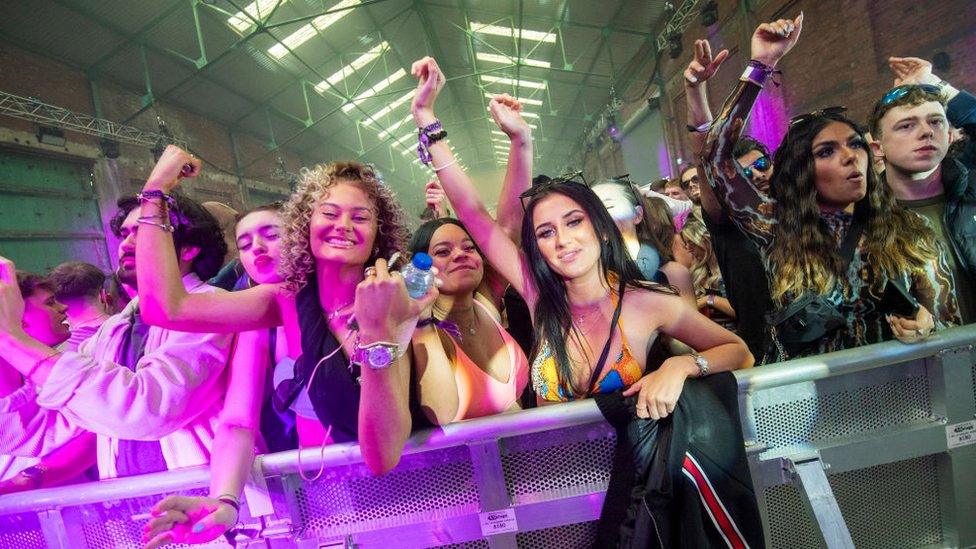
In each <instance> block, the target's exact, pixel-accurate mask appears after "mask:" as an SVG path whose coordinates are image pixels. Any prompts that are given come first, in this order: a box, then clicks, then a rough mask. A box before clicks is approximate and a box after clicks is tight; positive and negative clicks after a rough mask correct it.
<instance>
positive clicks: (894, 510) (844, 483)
mask: <svg viewBox="0 0 976 549" xmlns="http://www.w3.org/2000/svg"><path fill="white" fill-rule="evenodd" d="M827 478H828V479H829V481H830V486H831V488H832V489H833V491H834V495H835V496H836V498H837V503H838V505H840V510H841V513H842V514H843V515H844V520H845V522H846V523H847V527H848V529H849V530H850V532H851V537H852V538H853V539H854V545H855V546H856V547H858V549H862V548H866V549H874V548H877V549H897V548H902V547H904V548H911V547H921V546H926V545H936V544H939V543H941V542H942V506H941V501H940V499H939V482H938V476H937V470H936V458H935V456H925V457H921V458H916V459H910V460H905V461H899V462H895V463H888V464H885V465H878V466H875V467H868V468H865V469H858V470H855V471H847V472H845V473H839V474H836V475H829V476H828V477H827ZM764 495H765V496H766V506H767V509H768V514H767V516H768V517H769V521H770V524H769V531H770V539H769V540H768V541H769V547H770V548H784V549H786V548H788V549H803V548H807V547H810V548H818V547H821V546H822V545H821V542H820V541H819V537H818V536H817V533H816V532H817V531H816V527H815V525H814V522H813V519H812V518H811V517H809V516H808V515H807V511H806V508H805V507H804V505H803V502H802V500H801V499H800V495H799V492H798V491H797V489H796V488H795V487H794V486H792V485H789V484H786V485H781V486H771V487H769V488H767V489H766V490H765V492H764Z"/></svg>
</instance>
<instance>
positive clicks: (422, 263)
mask: <svg viewBox="0 0 976 549" xmlns="http://www.w3.org/2000/svg"><path fill="white" fill-rule="evenodd" d="M410 262H411V263H413V266H414V267H416V268H418V269H420V270H421V271H429V270H430V266H431V265H433V264H434V258H432V257H430V256H429V255H427V254H425V253H424V252H417V253H415V254H413V259H411V260H410Z"/></svg>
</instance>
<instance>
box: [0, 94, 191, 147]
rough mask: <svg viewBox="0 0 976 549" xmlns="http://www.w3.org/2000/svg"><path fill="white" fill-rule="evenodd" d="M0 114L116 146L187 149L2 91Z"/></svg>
mask: <svg viewBox="0 0 976 549" xmlns="http://www.w3.org/2000/svg"><path fill="white" fill-rule="evenodd" d="M0 114H4V115H7V116H11V117H13V118H19V119H21V120H27V121H29V122H36V123H38V124H44V125H46V126H52V127H55V128H59V129H65V130H71V131H76V132H81V133H84V134H88V135H94V136H95V137H100V138H102V139H108V140H111V141H116V142H118V143H129V144H133V145H145V146H147V147H153V146H155V145H157V144H159V143H173V144H176V145H179V146H180V147H182V148H184V149H185V148H186V147H187V143H186V141H183V140H182V139H178V138H175V137H170V136H166V135H163V134H161V133H156V132H147V131H145V130H141V129H139V128H136V127H135V126H127V125H125V124H119V123H118V122H112V121H111V120H105V119H104V118H95V117H93V116H88V115H87V114H80V113H76V112H73V111H70V110H68V109H65V108H63V107H57V106H55V105H49V104H47V103H44V102H43V101H40V100H38V99H34V98H33V97H20V96H19V95H14V94H12V93H7V92H2V91H0Z"/></svg>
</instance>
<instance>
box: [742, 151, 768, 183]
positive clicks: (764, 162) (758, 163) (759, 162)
mask: <svg viewBox="0 0 976 549" xmlns="http://www.w3.org/2000/svg"><path fill="white" fill-rule="evenodd" d="M772 165H773V163H772V162H770V160H769V157H767V156H760V157H759V158H757V159H756V160H755V161H754V162H753V163H752V164H749V165H748V166H746V167H745V168H742V173H744V174H746V177H747V178H749V179H752V170H753V168H755V169H757V170H759V171H761V172H763V173H766V170H768V169H769V167H770V166H772Z"/></svg>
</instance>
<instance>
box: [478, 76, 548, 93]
mask: <svg viewBox="0 0 976 549" xmlns="http://www.w3.org/2000/svg"><path fill="white" fill-rule="evenodd" d="M481 80H483V81H485V82H489V83H491V84H505V85H508V86H519V87H521V88H533V89H537V90H544V89H546V82H545V81H542V82H536V81H534V80H521V79H520V80H515V79H513V78H506V77H504V76H491V75H490V74H482V75H481Z"/></svg>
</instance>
